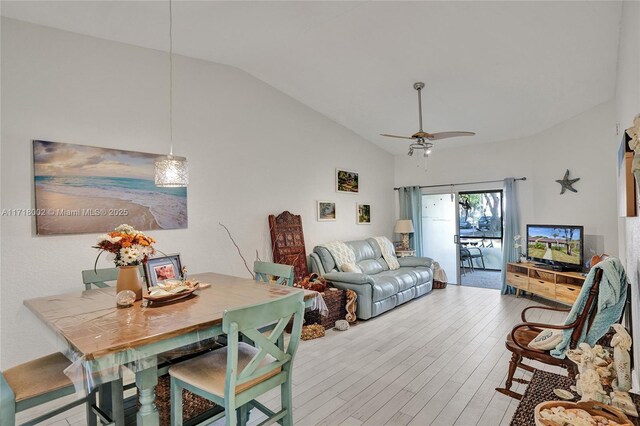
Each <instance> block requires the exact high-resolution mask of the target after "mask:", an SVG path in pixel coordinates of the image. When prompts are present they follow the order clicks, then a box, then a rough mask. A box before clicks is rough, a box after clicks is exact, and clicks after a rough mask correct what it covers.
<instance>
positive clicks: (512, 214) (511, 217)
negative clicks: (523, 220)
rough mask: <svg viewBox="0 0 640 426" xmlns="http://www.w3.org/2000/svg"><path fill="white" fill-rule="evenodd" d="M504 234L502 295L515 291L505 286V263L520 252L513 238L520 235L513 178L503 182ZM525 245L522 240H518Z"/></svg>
mask: <svg viewBox="0 0 640 426" xmlns="http://www.w3.org/2000/svg"><path fill="white" fill-rule="evenodd" d="M502 195H503V203H504V212H503V214H504V233H503V235H502V294H512V293H515V292H516V291H515V289H514V288H513V287H511V286H508V285H507V262H515V261H517V260H518V256H519V255H520V251H519V250H516V248H515V247H514V241H513V237H514V236H515V235H518V234H520V216H519V214H518V202H517V196H516V183H515V179H514V178H506V179H505V180H504V191H503V194H502ZM520 241H521V242H524V243H525V244H526V241H525V240H524V239H521V240H520Z"/></svg>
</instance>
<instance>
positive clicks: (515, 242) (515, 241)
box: [513, 234, 522, 263]
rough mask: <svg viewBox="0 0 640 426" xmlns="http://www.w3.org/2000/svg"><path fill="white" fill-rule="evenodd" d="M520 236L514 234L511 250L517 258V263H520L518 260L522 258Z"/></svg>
mask: <svg viewBox="0 0 640 426" xmlns="http://www.w3.org/2000/svg"><path fill="white" fill-rule="evenodd" d="M520 241H522V235H520V234H516V235H514V236H513V248H514V249H515V251H516V255H517V257H518V263H519V262H520V258H521V257H522V243H521V242H520Z"/></svg>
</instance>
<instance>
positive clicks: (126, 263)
mask: <svg viewBox="0 0 640 426" xmlns="http://www.w3.org/2000/svg"><path fill="white" fill-rule="evenodd" d="M155 242H156V240H154V239H153V238H151V237H150V236H148V235H144V234H143V233H142V232H140V231H137V230H136V229H134V228H133V227H132V226H129V225H126V224H123V225H120V226H118V227H117V228H116V229H114V230H113V231H112V232H109V233H108V234H105V235H101V236H100V237H99V238H98V243H97V244H96V245H95V246H93V247H94V248H97V249H99V250H100V253H98V256H97V257H96V263H95V264H96V265H97V264H98V259H99V258H100V255H102V253H104V252H107V253H110V254H111V256H112V260H113V263H115V265H116V267H118V268H119V269H120V271H119V272H118V281H117V284H116V292H117V293H120V292H121V291H122V290H131V291H133V292H134V293H135V294H136V300H140V299H142V284H141V283H140V274H139V273H138V266H139V265H142V264H144V263H146V262H147V260H149V257H150V256H153V255H154V254H155V252H156V250H155V249H154V248H153V244H154V243H155ZM94 268H95V265H94Z"/></svg>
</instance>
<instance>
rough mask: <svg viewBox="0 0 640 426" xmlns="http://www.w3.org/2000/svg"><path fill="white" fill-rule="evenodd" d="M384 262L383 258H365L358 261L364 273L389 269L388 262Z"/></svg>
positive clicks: (375, 272)
mask: <svg viewBox="0 0 640 426" xmlns="http://www.w3.org/2000/svg"><path fill="white" fill-rule="evenodd" d="M381 261H382V262H381ZM383 262H384V260H382V259H365V260H363V261H361V262H358V266H359V267H360V269H362V272H363V273H364V274H369V275H375V274H379V273H380V272H382V271H386V270H387V269H388V266H387V264H386V263H383Z"/></svg>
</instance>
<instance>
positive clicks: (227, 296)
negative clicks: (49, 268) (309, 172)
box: [24, 272, 322, 426]
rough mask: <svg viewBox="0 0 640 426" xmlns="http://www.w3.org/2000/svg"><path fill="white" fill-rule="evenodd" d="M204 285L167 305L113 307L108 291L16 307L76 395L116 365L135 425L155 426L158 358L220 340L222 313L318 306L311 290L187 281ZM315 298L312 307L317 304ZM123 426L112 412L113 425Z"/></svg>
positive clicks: (112, 375) (208, 278) (240, 281)
mask: <svg viewBox="0 0 640 426" xmlns="http://www.w3.org/2000/svg"><path fill="white" fill-rule="evenodd" d="M189 279H193V280H198V281H199V282H200V283H207V284H210V286H207V287H206V288H202V289H201V290H198V291H196V292H195V293H194V294H193V295H191V296H189V297H186V298H184V299H182V300H177V301H173V302H171V303H165V304H162V303H155V302H148V301H145V300H144V299H143V300H142V301H137V302H135V303H134V305H133V306H131V307H128V308H118V307H117V306H116V289H115V288H114V287H108V288H100V289H92V290H84V291H77V292H72V293H65V294H60V295H53V296H44V297H38V298H34V299H28V300H25V301H24V304H25V305H26V306H27V308H28V309H29V310H31V311H32V312H33V313H34V314H35V315H36V316H37V317H38V318H39V319H40V320H42V321H43V322H44V323H45V324H46V325H47V326H48V327H49V328H50V329H52V330H53V331H54V332H55V333H56V334H57V336H58V340H59V341H60V342H61V344H62V351H63V353H65V355H66V356H67V357H68V358H69V359H70V360H71V361H72V362H73V364H72V366H71V367H70V368H69V369H67V370H65V373H66V374H67V375H68V376H69V377H70V378H71V379H72V381H73V382H74V384H75V385H76V389H78V390H81V391H84V392H89V391H92V390H93V389H95V388H96V387H98V386H100V385H102V384H106V383H109V382H111V381H114V380H116V379H119V378H120V377H122V376H121V370H122V367H123V366H126V367H127V368H129V369H130V370H132V371H133V372H134V373H135V383H136V387H137V391H138V397H139V403H140V407H139V409H138V411H137V413H136V423H137V424H138V425H145V426H149V425H152V426H156V425H158V424H159V415H158V411H157V410H156V408H155V404H154V401H155V391H154V388H155V385H156V384H157V382H158V365H159V356H160V355H161V354H162V353H166V352H168V351H172V350H176V349H178V348H181V347H185V346H187V345H193V344H197V343H198V342H202V341H205V340H207V339H212V338H215V337H216V336H220V335H222V334H223V331H222V317H223V314H224V312H225V311H226V310H229V309H234V308H240V307H244V306H248V305H252V304H257V303H264V302H269V301H272V300H277V299H279V298H281V297H284V296H286V295H287V294H290V293H291V292H297V291H303V292H304V300H305V305H306V306H307V307H317V306H318V304H319V303H320V304H322V301H321V297H320V296H319V293H317V292H315V291H311V290H305V289H300V288H296V287H288V286H281V285H273V284H268V283H261V282H256V281H254V280H251V279H248V278H239V277H234V276H230V275H223V274H218V273H211V272H208V273H201V274H191V275H190V276H189ZM319 299H320V300H319ZM113 420H114V422H115V424H116V425H120V424H123V423H124V415H123V414H121V413H119V416H117V418H115V419H113Z"/></svg>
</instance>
